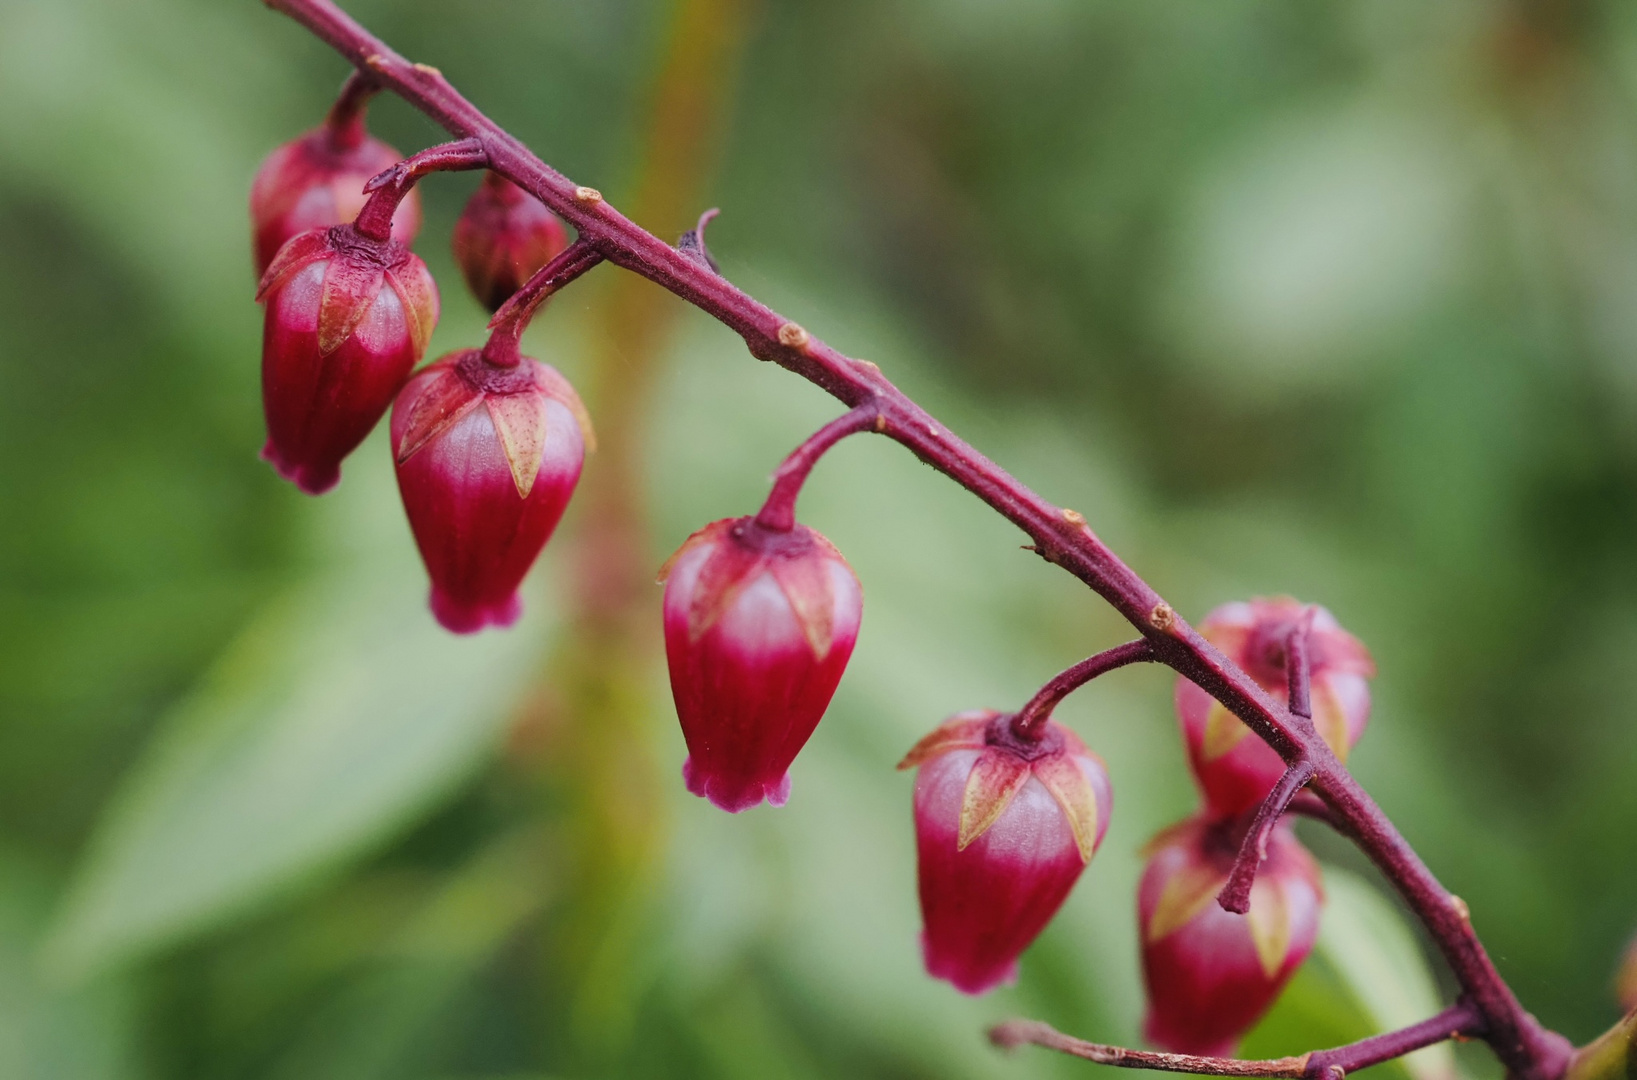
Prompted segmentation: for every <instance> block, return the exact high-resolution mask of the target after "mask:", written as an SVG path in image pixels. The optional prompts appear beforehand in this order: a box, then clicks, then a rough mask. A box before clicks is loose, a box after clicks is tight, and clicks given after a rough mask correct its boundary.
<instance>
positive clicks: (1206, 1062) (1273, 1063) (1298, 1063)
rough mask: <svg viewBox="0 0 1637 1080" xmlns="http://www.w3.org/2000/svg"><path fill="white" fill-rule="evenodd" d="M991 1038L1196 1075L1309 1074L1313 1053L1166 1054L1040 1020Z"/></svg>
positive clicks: (1014, 1023) (1000, 1027)
mask: <svg viewBox="0 0 1637 1080" xmlns="http://www.w3.org/2000/svg"><path fill="white" fill-rule="evenodd" d="M989 1041H990V1042H992V1043H994V1044H995V1045H996V1046H998V1047H1000V1048H1001V1049H1003V1050H1015V1049H1017V1048H1018V1047H1020V1046H1027V1045H1031V1044H1032V1045H1034V1046H1043V1047H1045V1048H1046V1049H1047V1050H1056V1051H1057V1052H1058V1053H1060V1054H1070V1055H1072V1056H1074V1057H1077V1058H1085V1059H1086V1060H1087V1061H1092V1062H1096V1063H1097V1064H1098V1065H1117V1066H1119V1067H1120V1068H1122V1069H1149V1070H1152V1071H1154V1072H1175V1073H1192V1074H1193V1075H1195V1076H1288V1077H1302V1076H1306V1075H1307V1063H1308V1060H1309V1059H1310V1058H1311V1057H1312V1055H1311V1054H1303V1055H1301V1056H1300V1057H1284V1058H1269V1059H1266V1060H1262V1061H1241V1060H1239V1059H1238V1058H1216V1057H1196V1056H1195V1055H1193V1054H1165V1053H1160V1052H1159V1051H1156V1050H1128V1049H1127V1048H1125V1047H1123V1046H1109V1045H1108V1044H1106V1043H1094V1042H1087V1041H1086V1040H1084V1039H1076V1038H1075V1037H1074V1036H1072V1035H1065V1034H1063V1033H1062V1032H1061V1031H1058V1030H1057V1029H1056V1028H1054V1027H1052V1026H1051V1025H1050V1024H1048V1023H1045V1022H1044V1021H1040V1020H1008V1021H1006V1022H1005V1023H1003V1024H997V1025H995V1026H994V1027H993V1028H991V1029H990V1030H989Z"/></svg>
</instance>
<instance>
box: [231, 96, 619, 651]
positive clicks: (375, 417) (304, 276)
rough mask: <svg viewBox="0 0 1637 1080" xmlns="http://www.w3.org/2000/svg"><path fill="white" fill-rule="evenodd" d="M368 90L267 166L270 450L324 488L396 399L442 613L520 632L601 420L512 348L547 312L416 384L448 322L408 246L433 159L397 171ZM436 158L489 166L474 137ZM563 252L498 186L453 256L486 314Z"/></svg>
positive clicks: (262, 224) (484, 196) (259, 188)
mask: <svg viewBox="0 0 1637 1080" xmlns="http://www.w3.org/2000/svg"><path fill="white" fill-rule="evenodd" d="M365 96H367V92H366V93H364V94H359V93H356V92H354V88H353V87H352V86H349V91H348V92H346V93H344V94H343V97H342V100H341V101H340V102H338V104H337V106H336V109H335V110H334V111H333V112H332V114H331V117H330V120H329V122H328V123H326V124H325V125H324V126H323V127H320V128H319V129H317V130H315V131H313V132H310V133H308V134H307V135H304V136H302V137H301V138H299V139H296V140H294V141H293V142H290V143H288V144H286V145H285V146H282V147H280V148H279V149H278V150H277V151H275V152H274V153H273V155H272V156H271V157H269V158H268V160H267V162H266V163H265V164H264V165H263V166H262V169H261V171H260V172H259V173H258V174H257V177H256V181H255V186H254V189H253V191H252V194H251V218H252V225H253V232H254V244H255V258H256V264H257V267H258V269H259V270H262V271H264V273H263V275H262V278H261V284H260V286H259V288H258V290H257V294H256V298H257V300H258V301H259V302H261V303H262V304H263V305H265V307H266V316H265V324H264V333H263V340H262V403H263V407H264V409H265V411H266V417H267V445H266V448H265V449H264V450H263V457H265V458H266V459H267V460H268V461H269V462H271V463H272V465H273V467H274V468H275V469H277V470H278V472H279V475H281V476H283V477H284V478H285V479H287V480H290V481H291V482H292V483H294V484H295V485H296V486H297V487H299V488H301V490H303V491H305V492H307V493H308V494H312V495H318V494H322V493H323V492H325V491H328V490H329V489H330V488H332V487H334V486H335V485H336V483H337V482H338V481H339V480H340V478H341V463H342V461H343V460H344V459H345V458H346V457H347V455H349V454H351V453H352V452H353V451H354V450H355V449H357V448H358V446H359V445H360V444H361V443H362V442H363V441H364V439H365V437H366V436H368V435H369V433H370V431H371V430H372V429H373V428H374V427H375V425H376V424H377V423H379V422H380V420H381V418H382V416H383V415H384V414H385V413H386V411H387V408H388V407H389V406H393V415H392V423H391V443H392V452H393V460H394V464H395V466H396V469H397V475H398V486H399V492H400V494H401V495H402V497H403V502H404V510H405V512H406V514H407V515H408V518H409V524H410V528H411V530H412V531H413V532H414V535H415V541H416V544H417V546H418V547H419V548H420V551H421V556H422V559H423V560H424V562H425V563H426V567H427V572H428V574H429V575H430V577H431V579H432V590H431V607H432V613H433V615H434V616H435V617H436V618H437V620H438V621H439V622H440V623H442V624H443V625H444V626H445V627H446V628H448V629H450V630H452V631H455V632H458V633H469V632H472V631H475V630H479V629H482V628H483V627H484V626H507V625H510V624H511V623H512V622H514V621H515V620H516V619H517V616H518V614H519V611H520V610H521V604H520V601H519V599H518V592H517V590H518V585H519V583H520V582H521V581H522V579H523V576H524V575H525V574H526V573H527V572H528V570H529V567H530V566H531V565H532V564H533V563H534V560H535V559H536V557H537V556H538V555H539V553H540V550H541V548H542V547H544V545H545V543H546V541H547V540H548V539H549V538H550V536H551V533H552V530H553V529H555V528H556V526H557V522H558V520H559V519H560V518H561V517H562V514H563V510H564V507H565V506H566V505H567V503H568V500H569V497H570V496H571V495H572V494H573V491H574V486H575V483H576V482H577V481H578V480H579V476H580V467H581V464H582V462H583V459H584V455H585V451H586V449H587V446H588V444H589V443H590V442H591V436H590V430H591V429H590V421H589V419H588V418H587V416H586V413H585V409H584V407H583V406H582V405H581V404H580V399H579V397H578V395H576V394H575V392H574V389H573V387H571V386H570V385H569V384H568V382H567V381H566V380H565V379H564V378H563V377H562V376H561V375H559V374H558V373H557V372H556V371H554V370H553V369H551V368H549V367H547V366H546V365H544V364H541V363H539V362H537V361H535V360H531V359H529V358H527V357H524V356H522V355H521V353H520V352H519V351H518V349H517V347H516V342H517V339H518V337H519V335H520V334H521V332H522V325H523V324H525V323H526V322H527V320H528V318H529V316H530V315H531V314H532V312H533V310H534V309H535V307H536V306H537V303H536V304H522V305H518V306H516V307H515V310H513V312H512V314H511V316H510V319H511V321H510V323H509V324H508V325H506V326H504V327H499V328H497V330H496V335H497V338H496V339H492V343H493V341H494V340H498V341H499V342H500V343H502V344H503V345H504V346H505V347H501V348H486V349H484V350H477V349H468V350H463V351H460V352H455V353H451V354H449V355H448V356H445V357H444V358H443V359H441V360H438V361H437V362H435V363H433V364H430V365H428V366H427V367H426V368H424V369H422V370H421V371H420V372H418V373H415V374H414V375H413V377H412V376H411V373H412V372H413V371H414V368H415V365H416V364H417V363H419V362H420V360H421V358H422V357H423V356H424V355H425V353H426V348H427V345H428V343H429V341H430V340H431V337H432V331H433V329H434V327H435V326H436V325H437V321H438V314H439V299H438V290H437V286H436V284H435V283H434V282H433V280H432V275H431V274H430V273H429V272H428V271H427V268H426V265H425V264H424V263H423V262H422V261H421V260H420V259H419V258H417V257H416V256H415V255H414V254H413V253H412V252H411V251H410V250H409V248H408V247H407V244H408V243H409V242H410V240H411V239H412V238H413V237H414V235H415V231H416V229H417V227H418V225H419V222H420V211H419V209H418V205H417V202H416V198H417V196H416V193H415V189H414V187H413V186H412V185H413V183H414V178H415V176H416V175H419V174H418V173H413V172H412V171H411V170H410V169H409V167H410V166H411V165H412V163H413V161H416V160H419V159H420V157H421V156H420V155H417V158H416V159H412V161H409V162H402V163H400V162H399V160H398V154H397V151H395V150H393V149H391V148H390V147H388V146H386V145H385V144H383V143H381V142H379V141H377V140H375V139H372V138H370V137H369V135H368V133H367V132H366V131H365V130H364V124H363V118H362V100H363V97H365ZM443 149H444V151H445V152H444V153H442V154H439V153H437V152H435V151H429V152H428V158H427V160H428V161H429V162H430V163H431V164H429V165H428V166H427V167H429V168H456V167H473V165H474V163H477V164H481V162H482V160H483V159H482V158H481V151H480V150H472V149H470V148H469V147H468V146H467V144H459V143H457V144H450V145H449V146H448V147H446V148H443ZM389 170H392V173H391V174H390V175H387V174H388V171H389ZM370 192H373V193H370ZM563 246H564V234H563V227H562V225H561V223H559V222H558V221H557V219H556V218H555V217H553V216H552V215H551V213H550V212H549V211H548V210H547V209H546V208H545V207H544V206H543V205H541V204H540V203H539V202H537V201H536V200H534V199H532V198H530V197H526V196H524V195H523V193H522V192H520V191H518V190H517V189H516V188H513V187H512V186H511V185H510V184H509V183H507V182H506V181H504V180H502V179H500V178H499V177H491V179H490V180H489V181H488V182H486V183H485V184H484V185H483V187H481V188H480V189H479V197H477V198H475V199H474V201H473V209H471V210H469V212H468V213H467V215H466V216H465V217H464V218H463V219H462V223H461V230H460V242H459V247H460V249H461V250H463V251H465V252H468V253H475V254H473V258H474V259H476V260H477V261H476V262H468V263H467V264H466V265H465V267H464V268H465V269H466V271H467V274H468V278H469V279H470V280H471V281H472V284H473V288H474V290H476V291H477V292H478V293H479V299H480V300H481V301H482V302H483V303H484V304H486V305H488V306H489V307H490V308H491V309H493V308H494V307H497V306H499V302H503V301H504V300H505V299H506V298H507V297H508V296H510V295H511V293H512V292H515V291H516V290H517V288H518V287H519V286H520V285H521V284H522V283H523V281H524V280H526V279H527V278H528V277H529V276H530V275H532V274H533V273H534V271H535V270H537V269H539V268H540V266H541V265H543V264H544V263H545V262H546V261H548V260H549V259H550V258H551V257H552V256H553V255H555V254H556V253H557V252H558V251H560V250H562V247H563ZM479 254H480V255H481V259H477V255H479ZM478 262H481V264H482V265H481V266H480V265H478ZM394 402H396V404H394Z"/></svg>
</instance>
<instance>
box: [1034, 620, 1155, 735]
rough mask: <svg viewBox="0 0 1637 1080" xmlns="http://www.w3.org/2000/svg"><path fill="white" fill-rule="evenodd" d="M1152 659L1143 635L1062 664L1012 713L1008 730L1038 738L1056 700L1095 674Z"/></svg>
mask: <svg viewBox="0 0 1637 1080" xmlns="http://www.w3.org/2000/svg"><path fill="white" fill-rule="evenodd" d="M1152 659H1154V646H1153V645H1151V644H1149V641H1148V639H1147V638H1138V639H1137V640H1136V641H1128V642H1126V643H1125V644H1124V645H1116V646H1114V648H1112V649H1105V650H1103V651H1102V652H1100V653H1098V654H1097V655H1096V656H1090V657H1087V658H1086V659H1084V660H1082V661H1080V662H1079V663H1078V664H1075V665H1074V666H1073V667H1070V668H1066V669H1065V670H1063V671H1062V672H1060V673H1058V674H1057V675H1055V676H1053V677H1052V680H1051V681H1050V682H1048V683H1047V684H1046V685H1045V686H1042V687H1041V688H1040V689H1039V690H1037V691H1035V696H1034V697H1032V698H1030V699H1029V700H1028V702H1027V703H1026V704H1025V705H1024V706H1023V708H1021V709H1019V710H1018V711H1017V714H1016V715H1015V716H1013V717H1012V734H1014V735H1016V736H1017V737H1018V738H1020V739H1025V740H1028V741H1029V742H1033V741H1035V740H1036V739H1039V738H1040V736H1041V735H1043V734H1044V733H1045V731H1046V721H1047V720H1050V719H1051V717H1052V710H1053V709H1055V708H1057V703H1058V702H1060V701H1062V700H1063V699H1064V698H1066V697H1068V696H1069V695H1070V694H1072V693H1074V691H1076V690H1078V689H1080V687H1082V686H1084V685H1086V684H1087V683H1088V682H1090V681H1091V680H1093V679H1095V678H1096V677H1097V676H1099V675H1102V674H1105V673H1107V672H1110V671H1113V670H1114V669H1115V668H1122V667H1125V666H1126V665H1127V664H1136V663H1140V662H1142V661H1145V660H1152Z"/></svg>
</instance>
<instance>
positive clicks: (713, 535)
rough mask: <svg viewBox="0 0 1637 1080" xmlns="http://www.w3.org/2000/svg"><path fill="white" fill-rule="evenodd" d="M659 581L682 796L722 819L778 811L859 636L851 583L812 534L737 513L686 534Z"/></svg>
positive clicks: (856, 591) (857, 595) (858, 607)
mask: <svg viewBox="0 0 1637 1080" xmlns="http://www.w3.org/2000/svg"><path fill="white" fill-rule="evenodd" d="M660 580H662V581H664V582H665V603H664V609H665V655H666V658H667V659H668V661H669V663H670V669H671V693H672V695H673V696H674V698H675V699H676V713H677V717H678V718H679V719H680V720H681V722H682V735H683V737H684V738H685V739H686V740H687V743H688V760H687V761H686V762H685V763H684V764H683V766H682V775H683V778H684V780H685V781H686V782H687V785H688V790H689V791H691V792H693V793H694V794H695V795H699V796H702V797H704V798H707V799H709V800H710V801H711V802H713V803H715V804H716V805H717V806H720V807H721V808H722V809H724V810H726V811H728V812H729V813H735V814H736V813H738V812H739V811H741V810H748V809H749V808H750V807H752V806H755V805H757V804H758V803H760V802H761V801H762V800H763V799H766V800H767V801H768V802H770V803H772V804H773V805H774V806H783V805H784V803H785V800H786V799H787V798H788V797H789V794H790V775H789V770H790V763H791V762H792V761H794V760H795V758H796V755H797V754H798V753H799V752H800V751H801V748H802V747H803V746H805V745H806V744H807V739H808V737H809V736H811V735H812V734H813V729H814V728H815V727H817V726H818V722H819V718H820V717H822V716H823V715H824V710H825V709H826V708H827V707H828V706H829V704H830V698H831V696H832V695H833V694H834V693H835V691H836V685H837V684H838V683H839V682H840V681H841V673H842V671H843V670H845V668H846V667H847V660H848V658H849V657H850V656H852V652H853V643H854V641H856V640H857V638H858V626H859V621H860V619H862V617H863V613H864V597H863V592H862V590H861V589H860V587H859V584H858V578H857V577H856V576H854V574H853V571H852V568H851V567H849V566H848V565H847V560H845V559H843V558H842V557H841V553H840V552H839V551H837V550H836V549H835V548H834V547H833V546H832V545H831V543H830V542H829V541H828V540H826V539H825V538H824V537H823V536H821V535H819V534H818V533H817V532H815V531H814V530H812V529H809V528H807V527H806V526H804V525H796V526H795V527H794V528H792V529H790V530H788V531H785V530H777V529H770V528H766V527H764V526H762V525H759V524H757V523H756V521H755V520H754V519H753V518H748V517H745V518H737V519H730V520H726V521H718V522H715V523H714V524H711V525H707V526H705V527H704V528H703V529H701V530H699V531H698V532H696V533H694V534H693V535H692V536H690V537H689V538H688V539H687V541H686V542H685V543H684V544H683V545H682V547H681V548H680V549H678V550H677V553H676V554H675V555H673V556H671V559H670V561H669V562H668V563H666V566H665V569H663V570H661V571H660Z"/></svg>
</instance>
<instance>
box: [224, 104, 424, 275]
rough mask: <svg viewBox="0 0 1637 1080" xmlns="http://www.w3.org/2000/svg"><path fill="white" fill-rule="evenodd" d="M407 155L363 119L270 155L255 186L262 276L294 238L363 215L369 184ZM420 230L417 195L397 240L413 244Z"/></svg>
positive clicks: (395, 232) (404, 211)
mask: <svg viewBox="0 0 1637 1080" xmlns="http://www.w3.org/2000/svg"><path fill="white" fill-rule="evenodd" d="M401 156H402V155H400V154H399V153H398V151H396V150H394V149H393V148H392V147H390V146H388V145H387V144H386V143H384V142H381V141H380V140H379V139H374V138H371V137H369V136H368V135H367V134H366V133H365V131H364V124H363V121H362V119H361V118H357V117H354V118H352V119H350V120H347V121H346V122H343V123H341V124H339V125H331V124H325V125H324V126H322V127H319V128H315V129H314V130H312V131H309V132H307V134H305V135H303V136H301V137H300V138H298V139H294V140H292V141H290V142H287V143H285V144H284V145H283V146H281V147H279V148H278V149H277V150H274V151H273V152H272V153H271V154H269V155H268V156H267V159H266V160H265V161H263V162H262V165H261V168H260V169H259V170H257V172H256V179H255V182H254V183H253V184H252V185H251V188H250V223H251V229H252V237H251V239H252V245H253V246H254V248H255V257H256V273H257V274H265V273H266V272H267V268H268V267H269V266H270V265H272V262H273V259H274V258H275V257H276V256H277V255H278V251H279V248H281V247H283V246H284V245H285V244H286V243H288V242H289V241H290V240H291V239H292V238H293V237H295V236H297V235H299V234H301V233H304V232H306V231H307V230H308V229H327V228H329V227H330V226H332V225H343V224H345V223H347V222H349V221H351V220H352V219H353V218H355V217H357V216H358V211H359V210H362V209H363V207H364V202H365V200H366V199H367V198H368V196H366V195H365V194H364V185H365V184H366V183H368V182H369V180H370V178H371V177H373V176H375V175H376V174H377V173H379V172H382V171H383V170H385V169H388V168H391V167H392V166H393V165H395V164H397V162H398V160H399V158H400V157H401ZM420 227H421V204H420V196H419V195H417V194H416V193H415V192H414V191H411V192H410V193H409V195H408V197H407V198H405V199H404V201H403V202H402V203H400V204H399V205H398V210H397V213H395V214H394V215H393V218H392V238H393V239H394V240H397V241H398V242H399V243H402V244H408V243H409V242H410V241H412V240H414V239H415V233H416V231H417V230H419V229H420Z"/></svg>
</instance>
